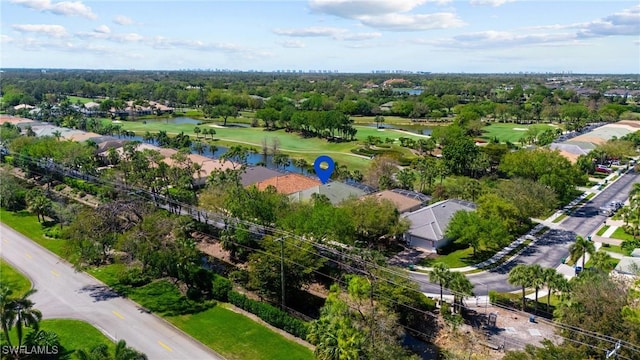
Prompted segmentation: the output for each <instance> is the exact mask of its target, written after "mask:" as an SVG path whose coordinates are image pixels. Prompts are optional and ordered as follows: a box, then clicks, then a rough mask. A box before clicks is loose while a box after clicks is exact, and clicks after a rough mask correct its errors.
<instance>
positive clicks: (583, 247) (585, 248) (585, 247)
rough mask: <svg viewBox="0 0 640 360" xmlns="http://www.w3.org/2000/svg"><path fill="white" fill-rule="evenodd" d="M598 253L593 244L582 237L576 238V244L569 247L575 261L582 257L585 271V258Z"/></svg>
mask: <svg viewBox="0 0 640 360" xmlns="http://www.w3.org/2000/svg"><path fill="white" fill-rule="evenodd" d="M595 252H596V247H595V245H593V242H591V241H590V240H587V239H585V238H583V237H582V236H580V235H578V236H576V242H575V243H573V244H571V246H570V247H569V253H570V254H571V258H572V259H573V261H578V258H579V257H580V256H582V268H583V269H584V263H585V258H586V257H587V254H589V255H593V253H595Z"/></svg>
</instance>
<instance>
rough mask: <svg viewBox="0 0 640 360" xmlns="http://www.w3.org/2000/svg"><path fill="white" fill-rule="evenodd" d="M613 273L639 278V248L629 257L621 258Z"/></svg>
mask: <svg viewBox="0 0 640 360" xmlns="http://www.w3.org/2000/svg"><path fill="white" fill-rule="evenodd" d="M613 271H615V272H616V273H618V274H621V275H627V276H633V277H640V248H636V249H633V251H632V252H631V256H623V257H622V259H620V262H618V265H616V268H615V269H613Z"/></svg>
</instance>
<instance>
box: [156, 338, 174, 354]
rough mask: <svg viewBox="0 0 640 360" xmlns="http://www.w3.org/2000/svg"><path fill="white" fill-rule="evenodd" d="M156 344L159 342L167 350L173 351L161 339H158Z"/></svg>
mask: <svg viewBox="0 0 640 360" xmlns="http://www.w3.org/2000/svg"><path fill="white" fill-rule="evenodd" d="M158 344H160V346H162V347H163V348H165V350H167V351H169V352H173V350H172V349H171V348H170V347H168V346H167V345H166V344H165V343H163V342H162V341H160V340H158Z"/></svg>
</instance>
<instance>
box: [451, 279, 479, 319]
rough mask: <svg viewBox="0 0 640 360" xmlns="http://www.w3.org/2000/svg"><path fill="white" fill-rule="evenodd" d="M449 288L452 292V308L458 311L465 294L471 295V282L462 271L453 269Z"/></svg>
mask: <svg viewBox="0 0 640 360" xmlns="http://www.w3.org/2000/svg"><path fill="white" fill-rule="evenodd" d="M449 288H450V289H451V291H452V292H453V310H454V311H460V307H461V306H462V300H463V299H464V297H465V295H466V296H471V295H473V284H472V283H471V281H469V279H467V277H466V276H465V275H464V274H463V273H461V272H457V271H455V272H452V273H451V279H450V281H449ZM456 309H457V310H456Z"/></svg>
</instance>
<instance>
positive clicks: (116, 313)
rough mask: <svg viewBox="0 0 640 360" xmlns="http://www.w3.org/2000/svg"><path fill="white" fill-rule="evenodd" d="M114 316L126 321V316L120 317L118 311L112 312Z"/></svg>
mask: <svg viewBox="0 0 640 360" xmlns="http://www.w3.org/2000/svg"><path fill="white" fill-rule="evenodd" d="M112 313H113V315H115V316H117V317H119V318H120V319H122V320H124V316H122V315H120V314H119V313H118V312H117V311H115V310H113V311H112Z"/></svg>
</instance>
